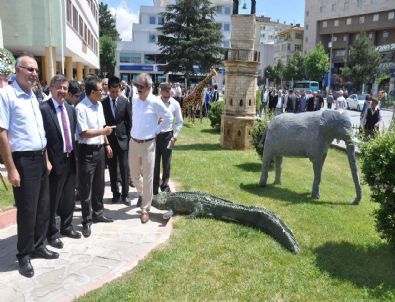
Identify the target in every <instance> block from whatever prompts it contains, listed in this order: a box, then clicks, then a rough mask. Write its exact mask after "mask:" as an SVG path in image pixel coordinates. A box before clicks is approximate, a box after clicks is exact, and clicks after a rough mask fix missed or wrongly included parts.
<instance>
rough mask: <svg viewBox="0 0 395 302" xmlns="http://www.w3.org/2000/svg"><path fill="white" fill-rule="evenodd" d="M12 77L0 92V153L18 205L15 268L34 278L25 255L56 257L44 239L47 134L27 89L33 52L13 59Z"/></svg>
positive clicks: (34, 74) (32, 78)
mask: <svg viewBox="0 0 395 302" xmlns="http://www.w3.org/2000/svg"><path fill="white" fill-rule="evenodd" d="M15 70H16V81H15V82H14V83H13V84H12V85H10V86H7V87H5V88H3V89H2V90H1V91H0V154H1V156H2V158H3V160H4V164H5V166H6V168H7V172H8V179H9V181H10V183H11V184H12V186H13V191H14V199H15V204H16V208H17V226H18V242H17V250H18V253H17V255H16V256H17V258H18V262H19V273H20V274H21V275H23V276H25V277H29V278H30V277H33V275H34V270H33V266H32V265H31V263H30V258H44V259H56V258H58V257H59V254H58V253H56V252H53V251H50V250H48V249H47V248H46V247H45V244H44V241H45V238H46V233H47V230H48V222H49V211H50V210H49V209H50V208H49V181H48V172H49V171H50V170H51V168H52V166H51V164H50V162H49V161H48V157H47V153H46V147H47V139H46V137H45V131H44V126H43V118H42V115H41V112H40V109H39V105H38V102H37V99H36V96H35V95H34V93H33V91H32V87H33V85H34V84H35V83H36V81H37V78H38V67H37V62H36V60H35V59H34V58H33V57H30V56H22V57H20V58H18V59H17V60H16V66H15Z"/></svg>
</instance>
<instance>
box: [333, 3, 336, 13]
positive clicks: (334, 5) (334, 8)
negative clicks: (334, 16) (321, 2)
mask: <svg viewBox="0 0 395 302" xmlns="http://www.w3.org/2000/svg"><path fill="white" fill-rule="evenodd" d="M332 11H333V12H334V11H336V4H335V3H334V4H332Z"/></svg>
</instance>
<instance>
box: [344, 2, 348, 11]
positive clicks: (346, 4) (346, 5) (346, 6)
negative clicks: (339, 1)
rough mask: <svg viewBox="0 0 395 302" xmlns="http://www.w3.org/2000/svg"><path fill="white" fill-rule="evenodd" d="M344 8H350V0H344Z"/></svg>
mask: <svg viewBox="0 0 395 302" xmlns="http://www.w3.org/2000/svg"><path fill="white" fill-rule="evenodd" d="M344 9H348V0H344Z"/></svg>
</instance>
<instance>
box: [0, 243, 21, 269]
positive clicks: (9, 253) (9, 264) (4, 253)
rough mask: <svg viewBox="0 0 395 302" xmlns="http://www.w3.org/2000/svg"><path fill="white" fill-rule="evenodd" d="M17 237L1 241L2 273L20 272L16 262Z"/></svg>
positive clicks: (0, 265) (0, 259)
mask: <svg viewBox="0 0 395 302" xmlns="http://www.w3.org/2000/svg"><path fill="white" fill-rule="evenodd" d="M16 242H17V236H16V235H13V236H11V237H8V238H6V239H2V240H1V241H0V272H10V271H14V270H18V262H17V260H16V256H15V255H16V253H17V251H16Z"/></svg>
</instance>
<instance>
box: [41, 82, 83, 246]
mask: <svg viewBox="0 0 395 302" xmlns="http://www.w3.org/2000/svg"><path fill="white" fill-rule="evenodd" d="M68 86H69V83H68V81H67V79H66V77H65V76H63V75H56V76H54V77H53V78H52V79H51V83H50V91H51V95H52V98H51V99H49V100H48V101H46V102H43V103H41V104H40V110H41V114H42V116H43V121H44V129H45V136H46V138H47V142H48V145H47V152H48V159H49V161H50V162H51V164H52V167H53V168H52V171H51V173H50V175H49V193H50V220H49V226H48V232H47V240H48V244H49V245H51V246H53V247H55V248H62V247H63V242H62V241H61V240H60V238H59V237H60V234H62V235H64V236H67V237H71V238H76V239H78V238H81V234H80V233H78V232H76V231H75V230H74V228H73V226H72V224H71V222H72V220H73V212H74V206H75V194H74V189H75V175H76V161H75V152H76V150H77V149H76V143H75V129H76V116H75V109H74V107H73V106H70V105H69V104H68V103H67V102H65V97H66V95H67V91H68ZM57 214H58V215H59V216H60V234H59V229H58V228H57V226H56V215H57Z"/></svg>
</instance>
